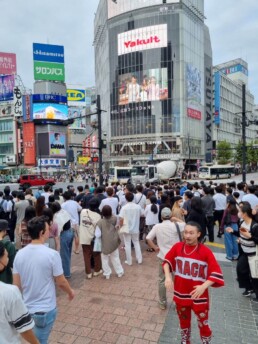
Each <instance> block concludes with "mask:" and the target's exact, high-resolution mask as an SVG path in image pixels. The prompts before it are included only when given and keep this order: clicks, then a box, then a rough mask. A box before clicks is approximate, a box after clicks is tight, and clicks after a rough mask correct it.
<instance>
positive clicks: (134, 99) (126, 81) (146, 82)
mask: <svg viewBox="0 0 258 344" xmlns="http://www.w3.org/2000/svg"><path fill="white" fill-rule="evenodd" d="M118 81H119V100H118V105H126V104H128V103H138V102H145V101H155V100H166V99H168V72H167V68H156V69H149V70H146V71H141V72H136V73H133V74H132V73H127V74H123V75H120V76H119V80H118Z"/></svg>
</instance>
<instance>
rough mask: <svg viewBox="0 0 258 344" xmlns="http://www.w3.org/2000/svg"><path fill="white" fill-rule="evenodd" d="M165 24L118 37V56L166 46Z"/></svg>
mask: <svg viewBox="0 0 258 344" xmlns="http://www.w3.org/2000/svg"><path fill="white" fill-rule="evenodd" d="M167 41H168V40H167V24H161V25H154V26H147V27H143V28H140V29H135V30H131V31H127V32H123V33H120V34H119V35H118V55H124V54H128V53H132V52H134V51H141V50H148V49H156V48H164V47H166V46H167Z"/></svg>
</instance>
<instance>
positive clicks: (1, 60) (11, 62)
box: [0, 52, 16, 75]
mask: <svg viewBox="0 0 258 344" xmlns="http://www.w3.org/2000/svg"><path fill="white" fill-rule="evenodd" d="M0 74H4V75H8V74H16V55H15V54H11V53H2V52H0Z"/></svg>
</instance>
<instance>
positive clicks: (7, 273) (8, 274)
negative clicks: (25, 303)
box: [0, 220, 16, 284]
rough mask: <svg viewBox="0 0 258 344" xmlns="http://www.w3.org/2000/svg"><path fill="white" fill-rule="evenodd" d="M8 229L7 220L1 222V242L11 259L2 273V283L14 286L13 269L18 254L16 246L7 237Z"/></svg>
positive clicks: (0, 279)
mask: <svg viewBox="0 0 258 344" xmlns="http://www.w3.org/2000/svg"><path fill="white" fill-rule="evenodd" d="M7 229H8V222H7V221H6V220H0V242H1V243H2V244H3V245H4V247H5V249H6V251H7V253H8V257H9V261H8V264H7V265H6V266H5V268H4V269H3V270H2V271H1V272H0V281H1V282H4V283H7V284H12V283H13V274H12V267H13V261H14V257H15V254H16V250H15V246H14V245H13V244H12V243H11V241H10V239H9V237H8V235H7Z"/></svg>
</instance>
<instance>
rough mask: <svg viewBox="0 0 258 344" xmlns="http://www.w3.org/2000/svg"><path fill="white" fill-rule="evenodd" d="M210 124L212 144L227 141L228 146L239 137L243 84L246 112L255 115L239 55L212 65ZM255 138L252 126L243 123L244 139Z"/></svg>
mask: <svg viewBox="0 0 258 344" xmlns="http://www.w3.org/2000/svg"><path fill="white" fill-rule="evenodd" d="M213 80H214V126H213V140H214V145H213V146H214V148H215V145H216V144H217V143H218V142H220V141H227V142H229V143H230V144H231V146H232V148H233V147H234V146H236V145H237V144H238V143H239V141H241V140H242V124H241V123H242V98H243V95H242V85H243V84H245V85H246V114H247V118H252V116H255V118H257V115H256V114H255V106H254V96H253V95H252V94H251V92H250V91H249V90H248V64H247V62H246V61H244V60H242V59H241V58H238V59H235V60H231V61H228V62H225V63H221V64H219V65H216V66H214V68H213ZM256 137H257V128H256V126H255V125H250V126H247V128H246V140H247V142H251V141H253V140H255V139H256Z"/></svg>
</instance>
